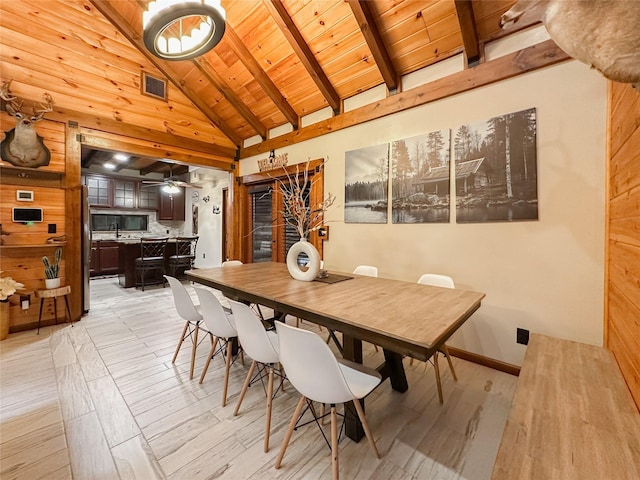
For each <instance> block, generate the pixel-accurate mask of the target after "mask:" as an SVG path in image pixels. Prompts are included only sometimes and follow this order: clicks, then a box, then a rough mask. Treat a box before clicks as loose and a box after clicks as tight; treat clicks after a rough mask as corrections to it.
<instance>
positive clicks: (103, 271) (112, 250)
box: [89, 240, 120, 277]
mask: <svg viewBox="0 0 640 480" xmlns="http://www.w3.org/2000/svg"><path fill="white" fill-rule="evenodd" d="M118 245H119V242H114V241H111V240H98V241H95V242H91V267H90V269H89V275H90V276H92V277H93V276H96V275H114V274H116V273H120V263H119V258H118V257H119V254H118Z"/></svg>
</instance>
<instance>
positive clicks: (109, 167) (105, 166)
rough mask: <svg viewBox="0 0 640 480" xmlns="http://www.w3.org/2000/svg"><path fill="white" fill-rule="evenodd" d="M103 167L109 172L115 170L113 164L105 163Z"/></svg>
mask: <svg viewBox="0 0 640 480" xmlns="http://www.w3.org/2000/svg"><path fill="white" fill-rule="evenodd" d="M103 166H104V168H107V169H109V170H114V169H115V168H116V165H115V164H114V163H111V162H107V163H105V164H104V165H103Z"/></svg>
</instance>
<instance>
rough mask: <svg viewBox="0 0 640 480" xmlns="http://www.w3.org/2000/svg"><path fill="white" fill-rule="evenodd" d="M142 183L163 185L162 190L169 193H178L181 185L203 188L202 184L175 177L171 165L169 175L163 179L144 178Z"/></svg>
mask: <svg viewBox="0 0 640 480" xmlns="http://www.w3.org/2000/svg"><path fill="white" fill-rule="evenodd" d="M142 183H143V184H146V185H150V186H161V187H162V190H163V191H165V192H167V193H178V192H179V191H180V187H189V188H202V187H201V186H200V185H193V184H191V183H188V182H185V181H182V180H180V179H179V178H178V177H174V176H173V172H172V168H171V167H169V176H168V177H167V178H164V179H162V180H143V181H142Z"/></svg>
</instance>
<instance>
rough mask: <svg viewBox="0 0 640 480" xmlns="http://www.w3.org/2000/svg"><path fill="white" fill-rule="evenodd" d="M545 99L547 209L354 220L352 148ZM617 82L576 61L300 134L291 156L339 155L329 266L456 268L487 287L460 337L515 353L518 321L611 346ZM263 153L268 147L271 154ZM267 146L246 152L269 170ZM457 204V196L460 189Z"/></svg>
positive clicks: (249, 164)
mask: <svg viewBox="0 0 640 480" xmlns="http://www.w3.org/2000/svg"><path fill="white" fill-rule="evenodd" d="M530 107H535V108H536V110H537V128H538V132H537V141H538V199H539V220H538V221H527V222H514V223H486V224H461V225H458V224H456V223H455V208H454V209H453V210H452V218H451V223H449V224H419V225H415V224H414V225H398V224H391V223H388V224H386V225H367V224H345V223H344V212H343V208H342V205H343V204H344V153H345V152H346V151H348V150H353V149H356V148H360V147H364V146H368V145H375V144H379V143H386V142H389V141H392V140H397V139H401V138H406V137H411V136H414V135H418V134H423V133H427V132H431V131H434V130H440V129H443V128H451V129H455V128H457V126H459V125H461V124H465V123H473V122H475V121H478V120H484V119H487V118H489V117H492V116H495V115H500V114H505V113H509V112H515V111H519V110H523V109H526V108H530ZM605 147H606V82H605V80H604V79H603V78H602V77H601V76H600V75H599V74H597V73H596V72H594V71H593V70H590V69H589V68H588V67H586V66H584V65H582V64H579V63H577V62H566V63H563V64H561V65H559V66H555V67H549V68H546V69H543V70H538V71H536V72H532V73H528V74H526V75H521V76H519V77H516V78H513V79H510V80H507V81H504V82H500V83H497V84H494V85H490V86H487V87H483V88H479V89H476V90H473V91H471V92H467V93H464V94H460V95H456V96H454V97H450V98H447V99H444V100H440V101H437V102H433V103H431V104H429V105H425V106H422V107H417V108H415V109H412V110H410V111H407V112H402V113H399V114H396V115H392V116H388V117H385V118H383V119H379V120H375V121H372V122H368V123H366V124H363V125H358V126H355V127H352V128H349V129H345V130H341V131H338V132H335V133H332V134H330V135H326V136H323V137H320V138H316V139H313V140H309V141H307V142H304V143H301V144H297V145H293V146H291V147H289V148H286V149H281V150H278V151H277V152H276V153H284V152H287V153H288V155H289V162H290V163H297V162H302V161H306V159H307V158H311V159H315V158H320V157H325V158H328V159H329V161H328V164H327V166H326V175H325V193H328V192H331V193H334V194H336V196H337V200H336V204H335V205H337V206H335V205H334V207H332V209H331V210H330V211H329V212H328V213H327V219H328V220H329V225H330V227H331V231H330V240H329V241H327V242H325V245H324V260H325V265H326V266H327V267H328V268H329V269H330V270H331V269H333V270H340V271H345V272H349V271H351V270H353V268H354V267H355V266H356V265H358V264H361V263H364V264H373V265H377V266H378V268H379V272H380V275H381V276H383V277H388V278H396V279H402V280H407V281H412V282H413V281H416V280H417V279H418V277H419V276H420V275H421V274H422V273H424V272H435V273H444V274H449V275H451V276H453V277H454V279H455V281H456V284H457V286H458V287H459V288H464V289H469V290H476V291H480V292H484V293H486V298H485V300H484V301H483V304H482V307H481V308H480V310H479V311H478V312H476V313H475V314H474V315H473V316H472V318H471V319H470V320H469V321H468V322H467V323H466V324H465V325H464V326H463V328H461V329H460V331H459V332H458V333H456V334H455V335H454V337H453V338H452V339H451V341H450V342H449V344H450V345H452V346H455V347H458V348H462V349H465V350H468V351H471V352H475V353H478V354H481V355H485V356H488V357H491V358H494V359H497V360H501V361H505V362H508V363H511V364H521V362H522V359H523V356H524V351H525V347H524V346H522V345H518V344H516V342H515V335H516V328H517V327H522V328H527V329H529V330H531V331H532V332H538V333H545V334H550V335H554V336H557V337H562V338H567V339H572V340H577V341H581V342H586V343H591V344H595V345H601V344H602V340H603V296H604V226H605V220H604V213H605V206H604V205H605V203H604V199H605V190H604V189H605V164H606V155H605ZM262 156H263V155H262ZM262 156H257V157H253V158H248V159H245V160H242V161H241V162H240V172H241V174H242V175H246V174H249V173H254V172H256V171H257V170H258V168H257V159H258V158H260V157H262ZM452 204H455V199H453V198H452Z"/></svg>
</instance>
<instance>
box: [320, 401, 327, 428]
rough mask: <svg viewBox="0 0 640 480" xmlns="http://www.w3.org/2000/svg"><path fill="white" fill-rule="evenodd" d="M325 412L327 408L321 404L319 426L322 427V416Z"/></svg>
mask: <svg viewBox="0 0 640 480" xmlns="http://www.w3.org/2000/svg"><path fill="white" fill-rule="evenodd" d="M326 411H327V406H326V405H325V404H324V403H323V404H322V405H320V425H324V414H325V413H326Z"/></svg>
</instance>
